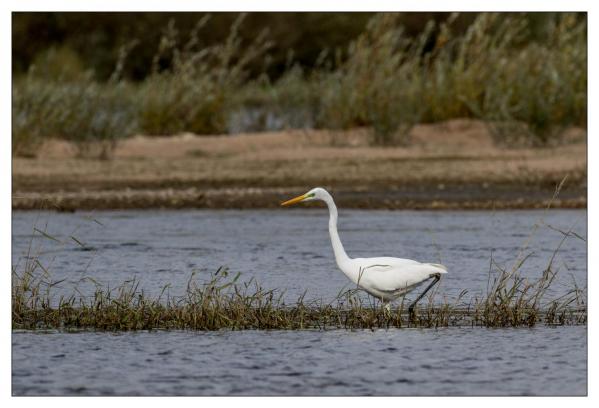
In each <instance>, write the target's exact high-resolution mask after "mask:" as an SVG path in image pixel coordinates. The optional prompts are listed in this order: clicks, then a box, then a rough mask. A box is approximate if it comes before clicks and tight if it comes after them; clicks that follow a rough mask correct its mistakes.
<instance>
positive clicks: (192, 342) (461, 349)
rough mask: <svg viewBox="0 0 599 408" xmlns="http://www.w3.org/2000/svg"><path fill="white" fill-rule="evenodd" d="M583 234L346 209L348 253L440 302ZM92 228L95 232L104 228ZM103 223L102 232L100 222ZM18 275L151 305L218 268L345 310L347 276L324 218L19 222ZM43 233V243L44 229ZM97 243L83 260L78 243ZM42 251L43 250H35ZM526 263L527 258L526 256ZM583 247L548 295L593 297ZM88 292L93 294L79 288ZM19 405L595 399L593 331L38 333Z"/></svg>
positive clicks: (551, 217)
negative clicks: (133, 285)
mask: <svg viewBox="0 0 599 408" xmlns="http://www.w3.org/2000/svg"><path fill="white" fill-rule="evenodd" d="M540 217H543V218H544V220H545V222H546V223H549V224H551V225H552V226H554V227H556V228H559V229H562V230H568V229H569V228H570V227H572V226H574V228H573V230H574V231H575V232H576V233H578V234H579V235H581V236H582V237H583V238H586V211H561V210H560V211H550V212H548V213H547V214H544V213H543V212H541V211H515V212H514V211H505V212H503V211H499V212H496V213H493V212H483V211H481V212H459V211H456V212H451V211H441V212H410V211H396V212H393V211H357V210H350V211H346V210H342V211H341V213H340V225H339V227H340V235H341V239H342V241H343V242H344V244H345V247H346V250H347V252H348V254H349V255H350V256H356V257H357V256H383V255H390V256H400V257H407V258H412V259H418V260H422V261H431V262H441V263H443V264H445V265H446V266H447V267H448V269H449V274H448V275H447V276H446V277H445V278H444V279H443V280H442V286H441V287H440V289H439V296H444V297H446V298H448V299H451V298H454V297H455V296H457V294H458V293H459V292H461V291H462V290H463V289H467V290H468V291H469V295H468V296H474V295H476V294H483V293H484V291H485V288H486V285H487V282H488V272H489V262H490V259H491V254H493V259H494V260H495V261H496V262H497V263H498V264H500V265H503V266H506V267H509V266H511V265H512V263H513V261H514V259H515V257H516V255H517V253H518V250H519V249H520V248H521V247H522V245H523V244H524V243H525V242H527V241H528V242H529V244H528V248H529V250H528V252H532V255H531V256H530V257H529V258H528V260H527V261H526V263H525V264H524V266H523V267H522V268H521V272H522V274H523V275H525V276H530V277H538V276H539V274H540V273H541V272H542V271H543V269H545V268H546V267H547V264H548V262H549V260H550V258H551V256H552V254H553V253H554V250H555V249H556V248H557V247H558V245H559V242H560V240H561V238H562V234H561V233H560V232H557V231H555V230H552V229H550V228H547V227H540V228H538V230H537V231H536V232H535V234H534V235H533V237H532V238H531V239H530V240H529V236H530V233H531V231H532V227H533V225H534V224H535V222H537V221H538V220H539V219H540ZM94 220H95V221H94ZM96 221H97V222H96ZM12 226H13V231H12V233H13V247H12V253H13V265H17V266H16V270H17V271H19V270H20V267H21V266H22V264H23V262H24V258H23V257H24V256H26V255H27V253H28V252H30V253H33V254H40V257H41V260H42V263H43V264H44V265H45V267H47V268H48V269H49V270H50V273H51V274H52V278H53V280H59V279H63V278H66V281H65V282H64V283H63V284H61V288H58V290H59V291H60V290H62V291H70V290H72V288H73V285H74V284H76V283H77V282H79V281H80V279H81V278H82V277H84V276H91V277H93V278H95V279H96V280H98V281H99V282H101V283H102V284H103V285H107V286H110V287H114V286H117V285H119V284H121V283H122V282H123V281H125V280H127V279H130V278H132V277H136V278H138V279H139V280H140V281H141V286H142V287H143V288H144V290H145V291H146V292H147V293H151V294H158V293H159V292H160V290H161V289H162V287H163V286H164V285H165V284H167V283H170V284H171V288H170V289H169V291H170V293H171V294H172V295H179V294H181V293H182V292H183V290H184V288H185V286H186V283H187V280H188V278H189V276H190V273H191V272H192V271H197V272H198V275H199V277H200V279H202V278H206V277H207V276H208V274H209V272H213V271H215V270H216V269H217V268H218V267H219V266H221V265H227V266H228V267H229V268H230V269H231V271H233V272H237V271H240V272H243V276H244V277H245V278H246V279H248V278H250V277H255V278H256V279H257V280H258V281H259V282H260V283H262V284H263V285H264V286H266V287H269V288H281V289H284V290H286V292H285V297H286V299H289V300H290V301H293V300H295V299H297V297H298V296H299V295H301V294H302V293H303V292H304V290H307V294H306V299H324V300H332V299H333V298H334V297H335V296H336V295H337V293H338V292H339V291H340V289H342V288H343V287H345V288H349V286H348V284H347V280H346V278H345V276H344V275H342V274H341V273H340V272H339V271H338V270H337V269H336V266H335V264H334V260H333V256H332V249H331V246H330V241H329V238H328V231H327V213H326V212H325V211H321V210H281V211H272V210H268V211H267V210H263V211H214V210H209V211H208V210H202V211H111V212H99V213H96V214H88V213H75V214H57V213H43V212H42V213H34V212H14V213H13V224H12ZM34 226H36V228H38V229H40V230H43V231H46V232H47V233H48V234H50V235H52V236H53V237H55V238H56V239H58V240H59V241H60V242H56V241H54V240H52V239H49V238H47V237H43V236H42V235H40V234H36V235H35V236H34V238H33V239H31V234H32V231H33V227H34ZM71 236H72V237H75V238H76V239H77V240H79V241H81V242H83V243H84V244H85V248H82V247H81V246H80V244H78V243H76V242H75V241H74V240H73V239H72V238H71ZM30 242H31V250H28V248H29V247H30ZM528 252H527V253H528ZM586 254H587V251H586V243H585V242H584V241H582V240H580V239H576V238H571V239H568V240H566V241H565V243H564V244H563V245H562V247H561V249H560V251H559V252H558V253H557V255H556V257H555V260H554V265H555V266H559V268H560V277H559V280H558V282H557V284H556V285H555V287H554V290H553V292H551V293H550V296H551V295H558V294H559V293H560V292H563V291H565V290H567V289H568V288H570V287H571V285H572V279H575V280H576V283H577V284H578V286H579V287H581V288H585V287H586V273H587V268H586ZM79 289H80V290H81V291H82V292H83V293H86V291H87V292H88V293H89V292H90V291H91V290H92V289H93V286H92V285H91V284H90V283H79ZM12 345H13V347H12V350H13V360H12V363H13V365H12V372H13V378H12V380H13V394H15V395H65V394H66V395H73V394H87V395H112V394H118V395H130V394H144V395H183V394H186V395H187V394H189V395H272V394H277V395H368V394H372V395H481V394H482V395H528V394H534V395H583V394H585V393H586V389H587V383H586V381H587V379H586V378H587V364H586V352H587V340H586V327H584V326H576V327H536V328H533V329H525V328H522V329H483V328H446V329H436V330H434V329H401V330H396V329H395V330H377V331H374V332H371V331H345V330H333V331H242V332H231V331H221V332H208V333H207V332H189V331H170V332H163V331H156V332H136V333H105V332H87V331H84V332H76V333H63V332H56V331H51V332H27V331H15V332H13V336H12Z"/></svg>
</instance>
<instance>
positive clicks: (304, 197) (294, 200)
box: [281, 194, 308, 205]
mask: <svg viewBox="0 0 599 408" xmlns="http://www.w3.org/2000/svg"><path fill="white" fill-rule="evenodd" d="M306 198H308V194H302V195H301V196H298V197H295V198H292V199H291V200H287V201H285V202H283V203H281V205H291V204H295V203H299V202H300V201H302V200H304V199H306Z"/></svg>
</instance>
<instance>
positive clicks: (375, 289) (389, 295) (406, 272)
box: [281, 187, 447, 314]
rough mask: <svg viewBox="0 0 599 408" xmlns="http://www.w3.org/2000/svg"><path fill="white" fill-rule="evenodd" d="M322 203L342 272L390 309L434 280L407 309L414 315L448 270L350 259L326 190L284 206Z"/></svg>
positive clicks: (401, 261)
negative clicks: (416, 307)
mask: <svg viewBox="0 0 599 408" xmlns="http://www.w3.org/2000/svg"><path fill="white" fill-rule="evenodd" d="M313 200H321V201H324V202H325V203H326V204H327V207H328V208H329V216H330V217H329V233H330V235H331V243H332V244H333V252H334V253H335V261H337V266H339V269H341V271H342V272H343V273H344V274H345V276H347V277H348V278H349V280H351V281H352V282H353V283H355V284H356V285H357V286H358V287H359V288H360V289H363V290H365V291H366V292H368V293H370V294H371V295H372V296H375V297H377V298H379V299H381V300H382V301H383V303H384V304H385V306H386V307H387V308H388V305H389V302H392V301H394V300H395V299H397V298H398V297H400V296H404V295H405V294H406V293H408V292H411V291H412V290H414V289H415V288H417V287H418V286H420V285H422V284H423V283H424V282H426V281H428V280H429V279H432V281H431V283H430V284H429V286H427V287H426V289H425V290H424V291H423V292H422V293H421V294H420V296H418V298H417V299H416V300H415V301H413V302H412V303H411V304H410V306H409V308H408V310H409V312H410V314H412V313H413V312H414V306H415V305H416V303H417V302H418V301H419V300H420V299H422V298H423V297H424V295H425V294H426V293H427V292H428V291H429V290H430V289H431V288H432V287H433V286H434V285H435V284H436V283H437V282H438V281H439V279H440V278H441V275H442V274H445V273H447V268H446V267H445V266H443V265H440V264H435V263H421V262H417V261H413V260H411V259H402V258H392V257H377V258H353V259H352V258H350V257H349V256H347V254H346V253H345V249H343V245H342V244H341V240H340V239H339V233H338V232H337V206H336V205H335V202H334V201H333V197H332V196H331V195H330V194H329V192H328V191H326V190H325V189H324V188H320V187H317V188H314V189H312V190H310V191H308V192H307V193H306V194H303V195H301V196H298V197H295V198H292V199H291V200H288V201H285V202H283V203H281V205H283V206H287V205H291V204H295V203H299V202H303V201H313Z"/></svg>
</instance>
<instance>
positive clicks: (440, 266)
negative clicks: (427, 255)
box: [429, 263, 447, 273]
mask: <svg viewBox="0 0 599 408" xmlns="http://www.w3.org/2000/svg"><path fill="white" fill-rule="evenodd" d="M429 265H430V266H433V267H435V268H437V269H438V270H439V273H447V267H446V266H445V265H441V264H436V263H429Z"/></svg>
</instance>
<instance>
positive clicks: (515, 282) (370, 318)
mask: <svg viewBox="0 0 599 408" xmlns="http://www.w3.org/2000/svg"><path fill="white" fill-rule="evenodd" d="M555 274H556V273H555V272H554V271H550V270H549V271H545V272H544V273H543V274H542V276H541V277H540V278H538V279H533V280H529V279H525V278H522V277H520V276H519V274H518V273H517V272H516V271H502V272H500V273H499V274H498V275H496V276H494V277H493V280H492V281H491V286H490V288H489V291H488V293H487V294H486V296H483V297H481V298H478V297H473V298H471V299H468V300H465V299H464V298H465V292H463V293H462V294H461V295H460V296H459V298H458V299H457V300H455V301H454V302H447V301H443V302H436V301H435V296H434V295H433V296H432V297H429V298H428V301H427V299H423V300H422V302H421V304H419V305H418V306H417V307H416V310H415V313H414V315H410V314H409V313H408V311H407V305H405V304H404V302H403V301H402V302H401V303H400V304H399V305H394V306H393V307H392V308H391V309H390V310H387V309H385V307H384V306H383V305H382V303H381V302H380V301H377V300H375V299H370V298H369V299H368V300H364V299H363V298H360V297H359V296H358V295H357V294H356V291H355V290H350V291H346V292H344V293H341V294H339V295H338V296H337V298H335V299H334V300H333V301H332V302H330V303H327V302H323V301H306V300H305V299H304V298H303V296H302V297H300V298H299V299H298V300H297V301H296V302H295V303H290V304H286V303H285V302H284V301H282V293H281V292H280V291H277V290H265V289H263V288H262V287H261V286H260V285H259V284H258V283H256V282H255V281H253V280H250V281H249V282H245V283H238V282H237V280H238V278H239V276H240V274H237V275H235V276H234V277H232V276H229V275H228V273H227V270H226V269H224V268H221V269H219V270H218V271H217V272H216V273H215V274H213V275H212V276H211V279H209V280H208V281H207V282H204V283H201V284H198V283H197V282H196V281H195V280H194V279H193V278H194V276H193V275H192V277H191V278H190V281H189V283H188V287H187V291H186V294H185V295H183V296H179V297H174V296H170V295H167V294H165V291H166V289H167V287H165V288H163V291H162V293H161V295H160V296H158V297H157V298H150V297H148V296H146V295H144V293H143V291H142V290H141V289H139V281H136V280H131V281H128V282H126V283H124V284H123V285H122V286H120V287H117V288H113V289H105V288H102V287H101V286H100V285H99V284H97V287H96V291H95V293H94V294H93V296H89V297H83V296H79V295H77V296H76V295H73V296H67V297H62V296H61V297H60V298H59V299H58V301H55V299H54V297H53V295H52V292H51V288H52V287H53V286H55V285H60V283H61V282H49V281H47V280H46V279H47V278H48V276H42V275H43V274H37V275H33V274H31V273H29V272H24V273H23V274H22V275H19V274H18V273H17V272H15V271H14V270H13V287H12V328H13V330H23V329H24V330H47V329H60V330H80V329H83V330H85V329H92V330H107V331H129V330H162V329H166V330H168V329H173V330H176V329H188V330H222V329H230V330H302V329H320V330H325V329H371V330H374V329H379V328H409V327H421V328H435V327H533V326H535V325H549V326H551V325H585V324H586V323H587V308H586V302H585V300H584V297H583V291H581V290H580V289H578V288H577V287H575V288H574V289H572V290H571V291H569V292H568V293H567V294H565V295H562V296H560V297H559V298H557V299H553V300H551V301H546V300H545V299H544V297H543V295H544V294H545V292H546V291H547V289H548V288H549V287H550V285H551V283H552V282H553V279H554V278H555ZM53 299H54V300H53Z"/></svg>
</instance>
